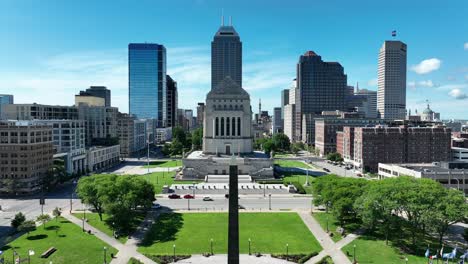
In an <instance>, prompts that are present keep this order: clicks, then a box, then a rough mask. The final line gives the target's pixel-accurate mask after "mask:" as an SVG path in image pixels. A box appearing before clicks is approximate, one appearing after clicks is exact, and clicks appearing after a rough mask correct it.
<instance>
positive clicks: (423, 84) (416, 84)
mask: <svg viewBox="0 0 468 264" xmlns="http://www.w3.org/2000/svg"><path fill="white" fill-rule="evenodd" d="M407 86H408V87H409V88H416V87H424V88H432V87H435V86H436V85H435V84H434V83H433V82H432V80H423V81H419V82H415V81H411V82H408V84H407Z"/></svg>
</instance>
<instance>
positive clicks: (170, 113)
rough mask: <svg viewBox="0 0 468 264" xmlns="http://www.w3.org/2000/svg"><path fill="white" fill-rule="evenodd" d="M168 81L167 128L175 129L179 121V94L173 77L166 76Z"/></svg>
mask: <svg viewBox="0 0 468 264" xmlns="http://www.w3.org/2000/svg"><path fill="white" fill-rule="evenodd" d="M166 81H167V85H166V87H167V100H166V103H167V107H166V108H167V123H166V126H167V127H175V126H176V119H177V107H178V93H177V82H176V81H174V80H173V79H172V78H171V76H169V75H167V76H166Z"/></svg>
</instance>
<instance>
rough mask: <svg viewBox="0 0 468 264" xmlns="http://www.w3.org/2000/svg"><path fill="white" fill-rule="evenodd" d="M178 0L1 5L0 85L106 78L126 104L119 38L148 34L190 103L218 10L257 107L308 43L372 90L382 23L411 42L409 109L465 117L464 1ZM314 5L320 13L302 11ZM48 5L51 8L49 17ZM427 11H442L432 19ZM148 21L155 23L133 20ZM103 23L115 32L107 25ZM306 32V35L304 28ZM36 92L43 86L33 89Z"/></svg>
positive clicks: (64, 97) (51, 100) (66, 100)
mask: <svg viewBox="0 0 468 264" xmlns="http://www.w3.org/2000/svg"><path fill="white" fill-rule="evenodd" d="M180 3H181V2H177V1H175V3H164V2H159V3H158V5H154V4H153V5H152V4H151V2H144V3H142V4H141V5H138V6H132V7H133V8H130V9H128V14H129V18H132V19H133V20H132V19H124V21H119V18H120V16H122V15H123V13H122V12H123V10H124V9H125V8H126V7H127V8H128V6H125V5H122V6H121V7H113V8H112V9H111V10H109V12H102V13H101V12H99V11H100V10H104V8H106V6H107V5H104V4H102V5H101V4H97V5H93V8H94V9H93V12H90V13H89V14H88V15H85V16H82V15H80V17H78V16H76V15H75V14H73V13H72V12H73V11H75V12H76V13H77V14H80V13H81V14H83V13H87V12H84V11H83V9H84V8H87V5H86V4H85V5H80V6H74V5H73V4H67V5H65V4H61V3H57V4H55V5H52V4H48V5H47V4H46V5H39V4H37V3H30V4H29V5H26V4H24V3H13V2H8V3H2V4H1V7H2V8H1V10H2V11H0V17H2V18H1V19H0V20H1V22H3V23H2V24H3V26H0V32H2V33H3V34H2V37H1V38H2V41H1V44H0V56H2V58H4V59H3V60H2V62H0V72H1V74H0V93H5V94H14V95H15V101H16V102H17V103H33V102H37V103H42V104H67V105H72V104H73V95H74V94H76V93H77V92H78V91H79V90H83V89H85V88H87V87H89V86H92V85H103V86H106V87H108V88H109V89H110V90H111V91H112V101H113V106H117V107H119V110H120V111H122V112H127V111H128V106H127V100H128V96H127V91H128V76H127V75H128V68H127V63H128V61H127V49H126V47H127V45H128V43H131V42H145V41H147V42H152V43H153V42H154V43H159V44H162V45H165V47H166V48H167V60H168V66H167V73H168V74H169V75H171V76H172V77H173V78H174V80H175V81H177V83H178V88H179V100H180V102H179V106H180V107H181V108H189V109H195V108H196V105H197V104H196V103H197V102H202V101H204V95H205V94H206V92H207V91H209V89H210V75H211V74H210V72H211V71H210V63H211V59H210V41H211V40H212V37H213V32H215V31H216V29H217V28H218V27H219V25H220V17H221V13H222V11H221V10H222V9H223V8H224V14H225V16H226V18H227V17H229V16H232V17H233V25H234V27H235V28H236V31H237V32H239V34H240V35H241V36H242V42H243V44H244V51H243V58H244V61H245V63H244V66H243V68H244V72H243V83H244V85H243V87H244V88H245V89H246V90H247V91H248V92H249V93H250V94H251V96H252V98H251V99H252V102H257V101H258V99H259V98H261V99H262V104H263V108H264V109H266V110H268V111H270V113H271V111H272V109H273V107H278V106H281V101H280V92H281V90H283V89H286V88H289V86H290V83H291V80H292V79H293V78H294V77H295V75H296V73H295V69H296V64H297V61H298V59H299V56H300V55H301V54H303V53H304V52H305V51H307V50H313V51H315V52H317V53H318V54H320V55H321V56H323V59H324V60H325V61H336V62H339V63H340V64H341V65H342V66H343V67H344V72H345V74H346V75H347V76H348V84H349V85H355V84H356V82H359V86H360V87H361V88H367V89H371V90H374V91H375V90H376V89H377V86H376V79H377V64H378V52H379V48H380V47H381V45H382V43H383V42H384V41H385V40H391V39H393V38H392V37H391V31H392V30H397V37H396V38H395V39H397V40H401V41H403V42H405V43H406V44H407V45H408V64H407V66H408V70H407V75H408V76H407V108H408V109H411V110H412V112H413V111H414V109H415V108H417V109H418V112H419V111H422V110H423V109H424V108H425V104H426V103H425V100H426V99H428V100H429V101H430V102H431V108H432V109H433V110H435V111H437V112H440V113H441V117H442V118H444V119H446V118H458V119H464V118H465V115H466V110H464V108H463V106H464V105H465V104H466V102H467V101H468V100H467V99H466V98H467V96H466V94H467V93H468V65H466V61H468V60H467V59H466V58H468V39H466V36H463V34H460V33H457V32H467V31H468V26H467V25H466V23H463V12H462V10H466V8H467V7H468V4H467V3H464V2H463V1H454V2H451V5H450V6H447V5H446V4H445V5H444V4H443V3H440V4H437V3H426V2H425V5H424V7H419V5H417V4H416V3H407V4H406V5H405V10H399V11H394V12H398V16H396V15H395V16H394V17H393V16H392V15H391V14H387V13H388V12H387V13H385V14H384V13H383V11H384V10H383V11H382V13H381V14H380V16H379V15H377V14H374V12H376V11H377V10H380V9H383V8H385V6H383V5H380V4H378V3H372V4H369V5H368V6H366V8H365V9H362V10H358V9H356V8H354V7H352V6H348V5H351V4H347V3H343V4H342V6H341V7H340V10H341V9H343V10H346V12H345V11H340V10H335V9H334V8H335V6H334V5H333V4H331V3H317V4H315V5H314V6H310V7H307V5H305V6H304V4H305V3H306V2H304V1H295V3H296V5H291V6H289V7H287V8H286V9H284V7H280V6H279V5H277V4H276V3H272V4H271V5H269V8H267V9H264V10H259V8H258V7H259V6H261V5H262V4H261V3H262V2H253V3H250V2H248V3H247V2H243V1H241V2H240V3H238V4H237V3H236V4H228V3H217V2H211V1H194V2H188V3H186V2H184V3H186V5H187V7H188V8H185V7H184V9H186V10H184V9H183V8H182V7H181V4H180ZM191 9H195V11H196V12H192V11H193V10H191ZM151 10H153V11H155V13H156V15H154V14H152V12H151ZM169 10H172V11H175V12H174V13H177V14H178V15H177V17H178V18H177V19H175V20H177V21H174V23H164V21H165V19H168V17H169V16H170V15H171V14H174V13H173V12H164V11H169ZM243 10H249V11H250V10H252V11H253V10H255V12H242V11H243ZM312 10H319V11H318V12H314V13H313V14H314V16H313V17H309V15H308V14H309V13H310V12H311V11H312ZM332 10H333V12H335V13H334V14H336V15H335V16H334V17H336V19H337V22H338V23H336V24H337V25H334V24H333V25H331V24H330V19H331V18H328V17H327V12H332ZM416 10H419V11H420V12H415V11H416ZM441 10H442V11H441ZM80 11H82V12H80ZM320 11H322V12H320ZM48 12H53V13H54V15H55V16H53V17H48V16H47V14H49V13H48ZM165 13H168V14H165ZM290 13H294V14H295V15H294V16H292V15H291V14H290ZM280 14H285V15H286V16H287V18H288V24H287V25H282V24H281V22H280V21H277V19H276V17H277V16H278V15H280ZM436 14H437V17H438V18H439V19H437V21H433V20H431V19H430V18H431V16H434V15H436ZM185 15H186V16H185ZM136 16H138V17H136ZM286 16H285V17H286ZM444 18H445V19H444ZM369 20H372V21H374V22H375V23H368V22H369ZM38 21H41V22H40V23H37V22H38ZM104 21H106V22H104ZM171 21H173V20H171ZM57 22H60V24H61V25H57ZM345 22H346V23H345ZM148 24H153V25H156V27H154V28H152V27H148V28H144V29H141V28H137V27H138V26H141V25H148ZM371 24H372V25H371ZM11 25H14V26H11ZM95 25H98V27H95ZM157 25H164V27H158V26H157ZM343 25H347V26H346V27H343ZM91 27H93V28H91ZM110 27H112V28H114V27H117V28H122V30H117V31H118V32H117V33H115V32H113V30H110V29H109V28H110ZM308 29H312V30H313V31H312V30H311V31H310V32H313V33H314V34H308V33H307V32H309V31H307V30H308ZM39 33H40V34H39ZM70 34H78V35H73V36H71V35H70ZM72 39H73V40H78V41H71V40H72ZM317 40H318V41H317ZM347 40H354V41H347ZM33 43H34V45H33ZM44 89H47V90H48V91H49V92H48V93H41V91H43V90H44ZM50 92H53V93H54V94H55V95H56V96H50ZM271 95H273V96H271ZM57 98H61V100H60V101H58V100H57Z"/></svg>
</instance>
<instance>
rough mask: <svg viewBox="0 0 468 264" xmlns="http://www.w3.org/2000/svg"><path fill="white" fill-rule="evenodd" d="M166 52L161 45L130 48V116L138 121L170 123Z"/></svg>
mask: <svg viewBox="0 0 468 264" xmlns="http://www.w3.org/2000/svg"><path fill="white" fill-rule="evenodd" d="M166 85H167V83H166V48H165V47H164V46H163V45H159V44H149V43H131V44H129V45H128V88H129V89H128V92H129V93H128V95H129V113H130V114H131V115H135V116H136V117H137V118H138V119H151V118H153V119H156V120H157V126H158V127H164V126H166V123H167V109H166V108H167V103H166V100H167V89H166Z"/></svg>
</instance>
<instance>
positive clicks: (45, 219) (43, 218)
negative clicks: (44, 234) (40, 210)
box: [36, 214, 50, 229]
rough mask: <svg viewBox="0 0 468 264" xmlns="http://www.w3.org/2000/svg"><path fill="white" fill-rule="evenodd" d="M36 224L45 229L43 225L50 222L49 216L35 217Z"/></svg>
mask: <svg viewBox="0 0 468 264" xmlns="http://www.w3.org/2000/svg"><path fill="white" fill-rule="evenodd" d="M36 220H37V222H40V223H41V224H42V226H43V227H44V229H45V224H46V223H47V222H49V221H50V215H48V214H41V215H39V216H38V217H37V219H36Z"/></svg>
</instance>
